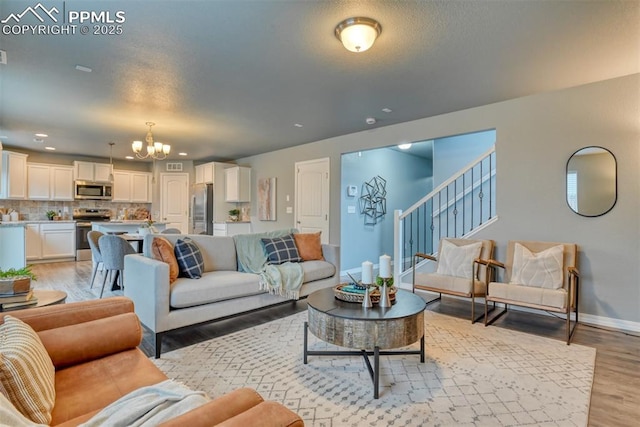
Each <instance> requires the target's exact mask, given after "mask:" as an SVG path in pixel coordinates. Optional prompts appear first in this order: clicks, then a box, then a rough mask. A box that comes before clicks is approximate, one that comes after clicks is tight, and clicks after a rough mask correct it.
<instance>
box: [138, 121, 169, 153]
mask: <svg viewBox="0 0 640 427" xmlns="http://www.w3.org/2000/svg"><path fill="white" fill-rule="evenodd" d="M145 124H146V125H147V126H149V131H147V136H145V138H144V140H145V141H146V143H147V153H146V154H140V152H141V151H142V141H133V143H132V144H131V148H132V149H133V152H134V153H136V157H137V158H139V159H141V160H142V159H146V158H152V159H153V160H164V159H166V158H167V155H168V154H169V152H170V151H171V146H170V145H169V144H163V143H162V142H158V141H154V140H153V134H152V133H151V127H152V126H155V123H153V122H147V123H145Z"/></svg>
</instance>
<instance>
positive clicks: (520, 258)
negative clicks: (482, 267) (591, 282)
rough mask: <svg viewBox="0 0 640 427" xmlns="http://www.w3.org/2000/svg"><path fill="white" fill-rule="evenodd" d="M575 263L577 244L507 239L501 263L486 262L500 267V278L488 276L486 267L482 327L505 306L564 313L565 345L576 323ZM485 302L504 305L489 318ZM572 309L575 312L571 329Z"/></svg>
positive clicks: (489, 322) (505, 310)
mask: <svg viewBox="0 0 640 427" xmlns="http://www.w3.org/2000/svg"><path fill="white" fill-rule="evenodd" d="M577 263H578V247H577V245H576V244H574V243H552V242H538V241H510V242H509V243H508V244H507V259H506V262H505V263H504V264H502V263H500V262H498V261H495V260H487V261H486V264H487V265H488V266H491V267H494V268H500V269H502V270H503V275H502V276H503V280H502V281H497V280H492V279H490V278H489V276H490V275H491V273H492V272H493V271H494V270H493V269H488V270H487V275H488V277H487V279H486V280H487V282H489V287H488V290H487V296H486V298H485V318H484V324H485V326H486V325H489V324H491V323H493V322H494V321H495V320H496V319H498V318H499V317H500V316H502V315H503V314H505V313H506V312H507V310H508V307H509V305H517V306H522V307H528V308H533V309H538V310H544V311H550V312H555V313H562V314H564V315H565V316H566V319H565V321H566V340H567V345H569V344H570V342H571V338H572V336H573V333H574V331H575V328H576V326H577V325H578V296H579V295H578V292H579V288H580V287H579V282H580V274H579V272H578V269H577V268H576V265H577ZM489 302H493V303H494V304H495V303H501V304H504V310H502V311H501V312H500V313H498V314H496V315H494V316H493V318H491V319H489V315H488V311H487V307H488V304H489ZM572 312H573V313H575V321H574V324H573V328H572V327H571V313H572Z"/></svg>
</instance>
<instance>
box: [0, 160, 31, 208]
mask: <svg viewBox="0 0 640 427" xmlns="http://www.w3.org/2000/svg"><path fill="white" fill-rule="evenodd" d="M27 157H28V155H27V154H22V153H14V152H11V151H6V150H4V151H2V178H1V179H0V199H18V200H22V199H26V198H27Z"/></svg>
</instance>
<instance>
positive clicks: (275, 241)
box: [262, 234, 302, 264]
mask: <svg viewBox="0 0 640 427" xmlns="http://www.w3.org/2000/svg"><path fill="white" fill-rule="evenodd" d="M262 244H263V245H264V249H265V251H266V252H267V259H268V261H269V264H282V263H284V262H287V261H288V262H301V261H302V258H300V254H299V253H298V248H297V247H296V242H295V241H294V240H293V236H292V235H291V234H289V235H288V236H284V237H274V238H271V239H266V238H265V239H262Z"/></svg>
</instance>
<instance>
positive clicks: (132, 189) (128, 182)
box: [112, 170, 153, 203]
mask: <svg viewBox="0 0 640 427" xmlns="http://www.w3.org/2000/svg"><path fill="white" fill-rule="evenodd" d="M152 176H153V175H152V174H151V173H149V172H134V171H125V170H114V171H113V199H112V201H114V202H135V203H151V180H152Z"/></svg>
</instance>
